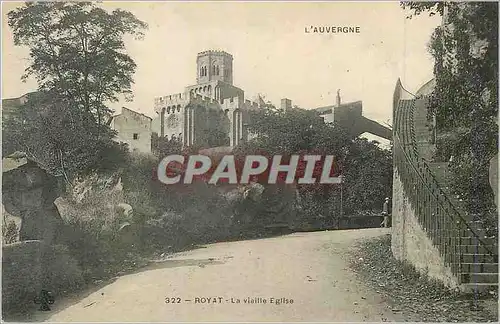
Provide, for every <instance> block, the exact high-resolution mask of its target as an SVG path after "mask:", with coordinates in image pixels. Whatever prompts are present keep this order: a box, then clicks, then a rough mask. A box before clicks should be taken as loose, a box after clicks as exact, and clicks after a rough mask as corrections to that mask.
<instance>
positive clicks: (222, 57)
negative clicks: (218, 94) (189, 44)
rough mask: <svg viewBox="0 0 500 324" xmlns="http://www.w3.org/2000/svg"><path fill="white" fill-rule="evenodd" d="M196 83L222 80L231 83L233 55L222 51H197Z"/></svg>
mask: <svg viewBox="0 0 500 324" xmlns="http://www.w3.org/2000/svg"><path fill="white" fill-rule="evenodd" d="M196 65H197V69H196V70H197V76H196V83H197V84H201V83H207V82H211V81H217V80H218V81H223V82H226V83H228V84H231V85H232V84H233V56H232V55H231V54H229V53H226V52H224V51H213V50H210V51H205V52H201V53H198V57H197V59H196Z"/></svg>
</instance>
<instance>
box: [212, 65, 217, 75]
mask: <svg viewBox="0 0 500 324" xmlns="http://www.w3.org/2000/svg"><path fill="white" fill-rule="evenodd" d="M215 71H216V69H215V65H214V66H212V74H214V75H215Z"/></svg>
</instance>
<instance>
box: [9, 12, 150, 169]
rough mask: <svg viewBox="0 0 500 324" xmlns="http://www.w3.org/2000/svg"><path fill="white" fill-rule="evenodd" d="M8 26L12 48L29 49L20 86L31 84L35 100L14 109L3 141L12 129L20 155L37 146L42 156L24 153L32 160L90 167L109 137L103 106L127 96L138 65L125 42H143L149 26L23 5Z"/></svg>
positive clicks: (123, 16)
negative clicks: (138, 39)
mask: <svg viewBox="0 0 500 324" xmlns="http://www.w3.org/2000/svg"><path fill="white" fill-rule="evenodd" d="M8 24H9V26H10V27H11V29H12V32H13V35H14V43H15V45H18V46H26V47H28V48H29V50H30V55H29V65H28V67H27V69H26V71H25V74H24V75H23V76H22V79H23V80H25V79H27V78H29V77H34V78H35V79H36V80H37V82H38V94H39V95H38V96H35V98H34V99H33V98H32V99H33V100H30V101H31V103H30V104H29V106H28V107H24V108H20V110H22V111H20V112H19V113H18V114H17V116H18V117H22V118H20V119H19V118H17V119H16V120H14V121H11V122H10V123H9V124H8V125H4V134H6V133H14V132H15V131H14V130H15V129H17V130H18V133H19V134H21V135H23V136H20V137H17V138H15V136H11V139H12V137H14V139H15V140H16V141H15V142H16V143H15V145H14V146H16V147H19V148H20V149H21V150H25V149H28V148H33V147H37V144H40V145H38V148H42V147H43V150H47V152H44V153H45V154H42V153H43V152H42V151H43V150H40V149H38V150H28V152H27V153H28V154H31V155H33V154H35V152H37V154H38V156H32V157H33V158H34V159H35V160H37V161H39V162H40V163H43V164H47V165H49V164H51V165H56V164H59V165H68V166H69V168H70V169H73V170H75V171H76V170H79V169H80V170H81V169H82V168H81V167H80V166H79V164H83V165H84V166H85V167H84V168H83V169H88V168H89V167H90V168H94V167H95V163H99V162H98V161H99V159H100V158H102V156H101V155H102V154H104V153H105V151H103V150H102V149H103V147H106V146H107V145H108V144H109V145H112V143H111V139H112V138H113V136H114V133H113V132H112V131H111V130H110V129H109V126H108V124H107V122H108V120H109V118H110V116H111V113H112V111H111V110H110V109H109V108H108V106H107V105H108V104H109V103H110V102H115V101H117V100H118V99H119V96H120V95H125V96H129V95H130V94H131V90H130V89H131V85H132V83H133V79H132V76H133V74H134V72H135V68H136V65H135V63H134V61H133V60H132V58H131V57H130V56H129V55H128V54H127V53H126V51H125V45H124V37H125V36H126V35H133V36H136V37H141V36H142V35H143V33H142V32H143V30H144V29H145V28H147V25H146V24H145V23H144V22H142V21H140V20H138V19H137V18H136V17H134V15H133V14H131V13H130V12H127V11H123V10H121V9H117V10H114V11H113V12H111V13H109V12H107V11H106V10H104V9H102V8H99V7H98V6H97V5H96V4H94V3H91V2H34V3H31V2H27V3H25V4H24V5H23V6H21V7H19V8H17V9H14V10H12V11H10V12H9V13H8ZM56 121H57V122H56ZM9 126H10V127H9ZM31 134H38V135H39V136H40V137H39V138H38V139H37V138H34V136H32V135H31ZM44 137H47V138H44ZM104 143H106V144H104ZM115 148H116V147H115ZM76 152H79V153H76ZM59 160H60V161H59ZM92 165H93V166H92Z"/></svg>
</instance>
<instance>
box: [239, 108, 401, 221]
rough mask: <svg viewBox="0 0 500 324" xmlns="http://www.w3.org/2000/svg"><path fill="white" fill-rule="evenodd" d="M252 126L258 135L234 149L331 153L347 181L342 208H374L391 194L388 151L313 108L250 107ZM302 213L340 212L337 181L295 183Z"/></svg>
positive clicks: (312, 215)
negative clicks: (353, 134) (327, 119)
mask: <svg viewBox="0 0 500 324" xmlns="http://www.w3.org/2000/svg"><path fill="white" fill-rule="evenodd" d="M249 128H250V129H249V130H250V132H252V133H254V134H256V137H255V138H254V139H253V140H251V141H250V142H248V143H244V144H242V145H240V146H239V147H237V148H236V149H235V154H240V155H246V154H265V155H267V156H272V155H275V154H280V155H285V156H289V155H291V154H299V155H301V154H319V155H333V156H335V158H336V161H337V163H338V164H339V165H340V168H341V172H342V175H343V176H344V179H345V182H344V183H343V185H342V186H343V188H342V191H343V192H342V195H343V200H344V204H343V205H344V206H343V209H344V214H353V213H357V212H359V211H362V210H373V209H377V208H381V206H380V207H379V205H381V203H382V201H383V199H384V198H385V197H387V196H389V195H390V193H391V190H392V189H391V188H392V185H391V184H392V154H391V152H390V151H387V150H382V149H380V148H379V147H378V146H377V145H376V144H375V143H373V142H369V141H367V140H366V139H360V138H352V137H350V136H349V135H348V132H347V131H346V130H344V129H342V128H341V127H340V126H339V125H331V124H325V123H324V122H323V120H322V119H321V118H319V116H317V115H316V113H315V112H313V111H307V110H302V109H292V110H290V111H288V112H284V111H280V110H276V109H273V108H272V107H268V108H267V109H261V110H258V111H255V112H253V114H252V116H251V124H250V127H249ZM298 189H299V191H300V193H301V196H302V198H303V205H304V206H303V207H304V212H305V214H306V217H308V218H310V219H314V218H317V217H321V215H322V216H325V217H327V218H329V220H328V221H332V218H338V217H339V216H340V195H341V192H340V186H339V185H326V184H311V185H298Z"/></svg>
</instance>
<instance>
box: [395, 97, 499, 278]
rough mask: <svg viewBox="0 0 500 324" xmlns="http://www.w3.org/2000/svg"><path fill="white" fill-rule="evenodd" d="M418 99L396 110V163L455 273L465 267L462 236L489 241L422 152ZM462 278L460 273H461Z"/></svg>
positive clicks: (421, 216) (488, 249)
mask: <svg viewBox="0 0 500 324" xmlns="http://www.w3.org/2000/svg"><path fill="white" fill-rule="evenodd" d="M417 100H423V99H413V100H400V101H399V103H398V105H397V107H396V110H395V112H394V134H393V140H394V166H395V168H396V170H397V172H398V174H399V177H400V179H401V182H402V184H403V188H404V191H405V194H406V196H407V197H408V200H409V202H410V204H411V206H412V207H413V210H414V211H415V213H416V216H417V218H418V220H419V223H420V224H421V225H422V227H423V228H424V230H425V231H426V233H427V235H428V236H429V237H430V239H431V240H432V242H433V243H434V245H435V246H436V247H437V248H438V250H439V251H440V254H441V256H442V257H443V260H444V262H445V264H447V265H448V266H449V267H450V268H451V271H452V273H453V274H454V275H457V274H459V273H460V271H461V264H462V253H463V251H462V243H463V242H462V238H463V237H468V236H472V237H474V239H475V242H478V243H480V244H481V245H483V246H484V248H485V250H486V253H487V254H490V255H496V253H494V252H493V249H492V248H491V246H490V245H489V244H487V243H486V242H485V241H484V240H483V239H482V237H480V235H478V234H477V233H476V231H474V229H473V228H471V227H470V225H469V224H468V223H467V221H466V220H465V217H464V216H463V215H461V214H460V212H459V211H458V210H457V209H456V207H455V206H454V205H453V204H452V203H451V201H450V200H449V198H448V197H447V195H446V193H445V192H443V190H442V189H441V187H440V185H439V183H438V181H437V180H436V178H435V177H434V175H433V172H432V171H431V169H430V167H429V165H428V164H427V163H426V161H425V160H423V159H422V158H421V157H420V156H419V153H418V149H417V142H416V137H415V125H414V121H413V120H414V111H415V105H416V101H417ZM457 277H458V278H459V280H460V276H457Z"/></svg>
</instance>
